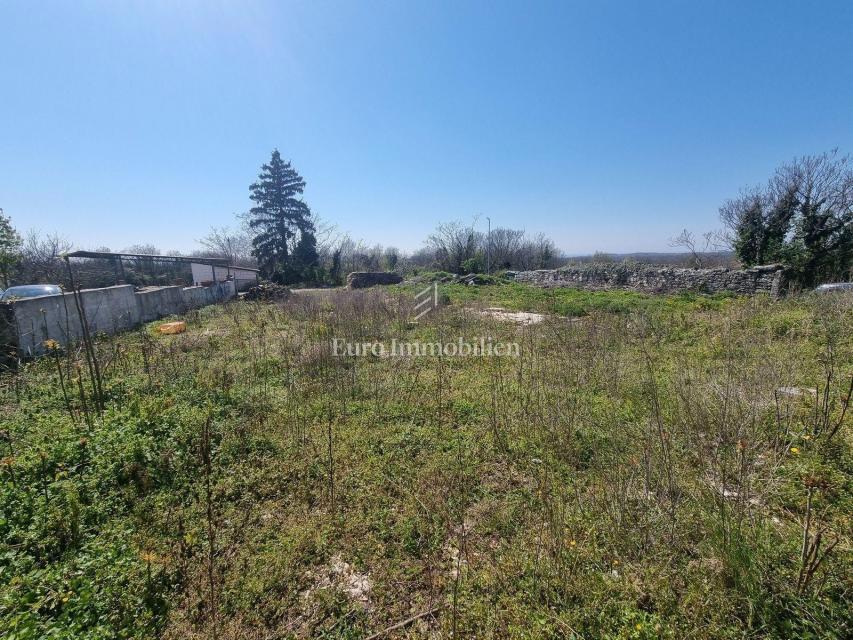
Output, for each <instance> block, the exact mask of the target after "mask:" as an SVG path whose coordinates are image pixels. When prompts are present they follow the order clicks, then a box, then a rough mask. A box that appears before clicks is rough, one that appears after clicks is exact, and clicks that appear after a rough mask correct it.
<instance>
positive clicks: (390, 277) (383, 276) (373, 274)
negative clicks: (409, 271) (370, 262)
mask: <svg viewBox="0 0 853 640" xmlns="http://www.w3.org/2000/svg"><path fill="white" fill-rule="evenodd" d="M402 281H403V277H402V276H401V275H400V274H399V273H394V272H393V271H354V272H352V273H351V274H349V275H348V276H347V287H348V288H350V289H364V288H366V287H373V286H375V285H377V284H399V283H401V282H402Z"/></svg>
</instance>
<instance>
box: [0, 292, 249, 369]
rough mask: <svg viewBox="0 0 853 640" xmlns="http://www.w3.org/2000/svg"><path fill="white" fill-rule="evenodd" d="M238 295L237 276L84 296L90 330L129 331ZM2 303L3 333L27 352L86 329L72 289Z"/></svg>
mask: <svg viewBox="0 0 853 640" xmlns="http://www.w3.org/2000/svg"><path fill="white" fill-rule="evenodd" d="M236 295H237V292H236V289H235V287H234V283H233V282H220V283H217V284H215V285H212V286H210V287H186V288H182V287H156V288H150V289H144V290H142V291H139V292H135V291H134V290H133V286H131V285H119V286H115V287H106V288H103V289H84V290H83V291H81V292H80V299H81V303H82V306H83V312H84V315H85V316H86V320H87V321H88V323H89V331H90V332H91V333H92V335H96V334H99V333H106V334H113V333H118V332H119V331H126V330H128V329H132V328H134V327H137V326H139V325H140V324H142V323H143V322H151V321H152V320H157V319H159V318H162V317H165V316H169V315H173V314H178V313H185V312H186V311H189V310H190V309H197V308H199V307H203V306H206V305H209V304H215V303H217V302H222V301H224V300H229V299H231V298H234V297H235V296H236ZM2 306H3V307H4V312H3V313H2V314H0V320H3V319H4V318H5V321H4V322H3V327H0V332H4V334H8V335H7V337H6V338H5V339H6V340H7V342H8V343H9V344H14V343H17V347H18V351H19V353H20V354H21V355H23V356H35V355H40V354H42V353H44V352H45V347H44V341H45V340H48V339H50V340H56V341H57V342H59V343H60V344H62V345H66V344H69V343H70V342H74V341H76V340H79V339H80V338H81V337H82V335H83V330H82V325H81V322H80V315H79V313H78V312H77V305H76V303H75V301H74V294H72V293H64V294H60V295H55V296H42V297H40V298H27V299H24V300H16V301H13V302H9V303H6V304H4V305H2Z"/></svg>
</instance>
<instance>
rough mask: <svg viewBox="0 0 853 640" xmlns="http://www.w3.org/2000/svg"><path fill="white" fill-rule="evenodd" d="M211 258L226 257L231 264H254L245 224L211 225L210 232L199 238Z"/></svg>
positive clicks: (250, 242) (249, 237)
mask: <svg viewBox="0 0 853 640" xmlns="http://www.w3.org/2000/svg"><path fill="white" fill-rule="evenodd" d="M199 244H201V245H202V246H203V247H204V248H205V249H206V251H205V252H204V253H205V254H207V256H208V257H211V258H218V257H222V258H227V259H228V261H229V262H230V263H231V264H234V265H241V266H254V265H255V264H256V261H255V259H254V258H253V257H252V237H251V234H250V233H249V230H248V229H247V228H246V226H245V225H241V226H239V227H237V228H236V229H231V228H230V227H212V228H211V229H210V233H208V234H207V235H206V236H205V237H204V238H201V239H200V240H199Z"/></svg>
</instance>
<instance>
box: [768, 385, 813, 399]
mask: <svg viewBox="0 0 853 640" xmlns="http://www.w3.org/2000/svg"><path fill="white" fill-rule="evenodd" d="M776 395H777V396H785V397H788V398H799V397H802V396H812V397H815V396H816V395H817V389H809V388H807V387H779V388H778V389H776Z"/></svg>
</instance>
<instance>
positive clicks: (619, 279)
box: [515, 263, 784, 297]
mask: <svg viewBox="0 0 853 640" xmlns="http://www.w3.org/2000/svg"><path fill="white" fill-rule="evenodd" d="M515 280H516V281H517V282H525V283H528V284H532V285H535V286H538V287H575V288H578V289H590V290H593V291H605V290H608V289H628V290H632V291H640V292H643V293H678V292H681V291H696V292H700V293H718V292H722V291H729V292H732V293H740V294H747V295H753V294H756V293H767V294H770V295H771V296H773V297H778V296H779V295H781V294H782V292H783V289H784V276H783V269H782V267H781V266H780V265H767V266H762V267H752V268H750V269H727V268H724V267H719V268H714V269H679V268H676V267H660V266H653V265H645V264H632V263H619V264H588V265H581V266H574V267H563V268H562V269H543V270H539V271H522V272H520V273H517V274H516V276H515Z"/></svg>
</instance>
